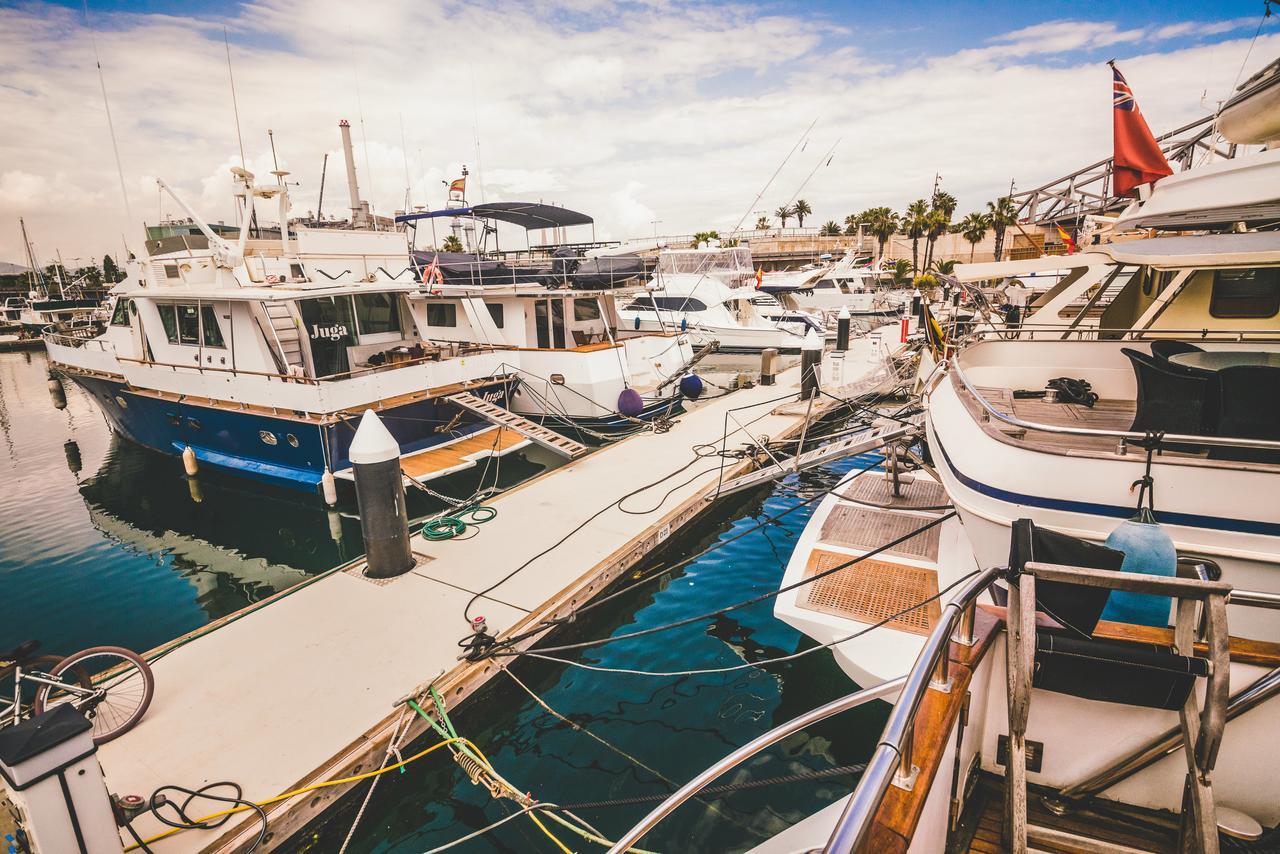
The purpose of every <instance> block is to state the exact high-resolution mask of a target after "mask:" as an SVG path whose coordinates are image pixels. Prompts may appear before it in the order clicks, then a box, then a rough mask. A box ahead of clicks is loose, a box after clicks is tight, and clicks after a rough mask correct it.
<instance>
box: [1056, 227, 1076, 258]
mask: <svg viewBox="0 0 1280 854" xmlns="http://www.w3.org/2000/svg"><path fill="white" fill-rule="evenodd" d="M1058 236H1059V237H1061V238H1062V242H1063V243H1065V244H1066V245H1067V254H1068V255H1074V254H1075V253H1076V241H1075V239H1074V238H1072V236H1071V235H1070V234H1067V230H1066V229H1065V228H1063V227H1062V226H1060V225H1059V226H1058Z"/></svg>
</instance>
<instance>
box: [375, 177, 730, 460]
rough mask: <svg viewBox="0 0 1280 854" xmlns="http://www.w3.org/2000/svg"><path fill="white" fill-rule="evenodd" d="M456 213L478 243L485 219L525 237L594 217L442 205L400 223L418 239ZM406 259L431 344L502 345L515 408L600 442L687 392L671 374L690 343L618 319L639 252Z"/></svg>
mask: <svg viewBox="0 0 1280 854" xmlns="http://www.w3.org/2000/svg"><path fill="white" fill-rule="evenodd" d="M464 216H465V217H467V218H471V219H475V220H478V221H482V222H484V223H485V227H484V228H483V230H482V233H483V234H484V235H486V237H487V236H488V235H491V234H496V233H497V229H496V227H493V226H490V225H488V222H489V221H491V220H492V221H495V222H503V223H509V224H514V225H517V226H520V227H522V228H524V229H525V230H526V233H528V232H531V231H533V230H535V229H563V228H567V227H570V226H573V225H585V224H589V223H591V222H592V219H591V217H589V216H588V215H586V214H583V213H579V212H576V211H571V210H568V209H566V208H561V207H557V206H553V205H545V204H541V203H533V202H492V203H488V204H481V205H473V206H470V207H466V208H461V209H459V208H446V209H444V210H440V211H427V212H421V213H415V214H407V215H404V216H401V217H399V218H398V220H399V221H401V222H405V223H408V224H409V225H410V227H412V228H413V229H414V234H415V237H416V236H417V234H418V232H419V231H420V230H421V229H422V227H423V222H424V221H433V220H435V219H437V218H449V219H451V220H453V221H454V222H457V221H458V219H459V218H460V217H464ZM459 230H460V231H462V232H463V233H466V232H465V229H459ZM480 248H481V249H483V246H482V247H480ZM413 259H414V263H415V265H416V266H417V268H418V272H419V275H420V277H421V279H422V281H423V289H422V292H421V293H419V294H415V295H414V297H413V299H414V300H415V301H420V302H421V303H422V305H424V306H425V307H426V311H427V319H428V322H429V324H430V330H429V331H430V334H431V336H432V338H433V339H434V340H439V341H442V342H451V343H455V344H463V343H468V344H479V345H485V346H490V347H495V348H498V349H501V350H502V351H503V353H504V354H505V357H504V362H503V364H502V370H503V371H509V372H511V373H512V374H513V375H515V376H517V377H518V378H519V380H520V384H519V387H518V388H517V389H516V390H515V392H514V394H513V396H512V399H511V408H512V410H513V411H514V412H517V413H519V414H520V415H522V416H524V417H527V418H530V419H532V420H534V421H536V422H538V423H542V424H546V425H548V426H550V427H553V428H554V429H559V430H562V431H566V432H570V433H573V434H577V435H581V436H586V437H600V436H601V435H602V434H603V435H610V434H617V433H622V432H628V431H632V430H635V429H636V428H637V426H642V425H643V424H644V423H645V422H648V421H652V420H654V419H657V418H663V417H668V416H671V415H673V414H675V413H678V412H679V411H680V408H681V401H682V399H683V397H684V393H683V392H682V390H681V386H680V385H679V384H678V383H677V379H678V378H679V376H680V375H681V374H682V373H683V372H684V370H685V368H686V366H687V365H688V364H689V362H690V361H691V360H692V359H693V355H694V354H693V350H692V347H691V344H690V341H691V338H692V336H691V335H690V334H688V333H686V332H682V331H681V330H679V329H677V328H675V327H674V326H672V325H667V326H666V327H665V328H660V329H650V328H635V327H634V324H628V323H625V322H623V321H622V319H621V318H620V317H619V314H618V310H617V305H616V303H615V299H626V298H634V297H636V295H638V294H640V293H643V288H642V287H641V285H642V282H643V277H644V275H645V265H644V263H643V261H642V260H641V259H640V258H639V257H638V256H636V255H632V254H630V253H627V252H625V251H622V250H618V249H616V248H612V247H600V246H596V247H595V248H594V249H593V250H590V255H588V256H583V255H580V254H579V249H576V248H571V247H565V246H557V247H539V248H538V250H537V251H534V250H528V251H525V252H512V253H499V252H496V251H494V252H491V253H484V252H483V251H477V252H474V253H465V252H438V251H435V250H429V251H415V252H413ZM453 305H456V306H457V307H458V310H457V311H455V310H454V308H452V306H453ZM704 343H705V342H704ZM684 387H685V388H687V389H688V388H691V386H689V385H688V384H686V385H685V386H684Z"/></svg>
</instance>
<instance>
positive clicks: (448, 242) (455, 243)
mask: <svg viewBox="0 0 1280 854" xmlns="http://www.w3.org/2000/svg"><path fill="white" fill-rule="evenodd" d="M440 251H441V252H461V251H462V241H461V240H459V239H458V235H456V234H450V235H449V236H448V237H446V238H445V239H444V242H442V243H441V244H440Z"/></svg>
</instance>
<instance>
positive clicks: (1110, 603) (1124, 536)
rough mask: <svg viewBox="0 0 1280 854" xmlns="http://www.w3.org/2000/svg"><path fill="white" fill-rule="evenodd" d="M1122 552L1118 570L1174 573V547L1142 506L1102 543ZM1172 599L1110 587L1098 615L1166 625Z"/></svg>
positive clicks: (1176, 568) (1106, 618) (1175, 573)
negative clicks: (1103, 606) (1105, 601)
mask: <svg viewBox="0 0 1280 854" xmlns="http://www.w3.org/2000/svg"><path fill="white" fill-rule="evenodd" d="M1104 545H1106V546H1108V547H1109V548H1113V549H1117V550H1119V551H1122V552H1124V563H1123V564H1121V565H1120V571H1121V572H1141V573H1145V574H1147V575H1163V576H1166V577H1171V576H1174V575H1177V574H1178V551H1177V549H1175V548H1174V546H1173V540H1172V539H1170V537H1169V535H1168V533H1166V532H1165V530H1164V527H1163V526H1162V525H1160V523H1159V522H1157V521H1156V520H1155V517H1154V516H1152V515H1151V512H1150V511H1148V510H1146V509H1143V510H1140V511H1139V512H1138V515H1136V516H1134V517H1133V518H1132V519H1129V520H1127V521H1125V522H1122V523H1121V524H1120V526H1119V527H1117V528H1116V529H1115V530H1114V531H1112V532H1111V535H1110V536H1109V537H1107V541H1106V543H1105V544H1104ZM1171 605H1172V601H1171V600H1170V598H1169V597H1168V596H1153V595H1151V594H1150V593H1126V592H1124V591H1120V590H1112V591H1111V596H1110V597H1108V599H1107V607H1106V608H1105V609H1103V611H1102V619H1104V620H1111V621H1113V622H1117V623H1136V624H1138V625H1142V626H1160V627H1164V626H1168V625H1169V609H1170V607H1171Z"/></svg>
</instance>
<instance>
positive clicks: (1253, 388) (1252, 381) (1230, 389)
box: [1209, 365, 1280, 463]
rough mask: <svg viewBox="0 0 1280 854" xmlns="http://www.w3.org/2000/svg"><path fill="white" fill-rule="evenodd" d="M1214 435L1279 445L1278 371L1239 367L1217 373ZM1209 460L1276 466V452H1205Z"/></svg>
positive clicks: (1279, 453) (1218, 449)
mask: <svg viewBox="0 0 1280 854" xmlns="http://www.w3.org/2000/svg"><path fill="white" fill-rule="evenodd" d="M1217 376H1218V384H1219V393H1220V401H1219V403H1218V413H1219V414H1218V435H1219V436H1233V437H1237V438H1240V439H1272V440H1275V441H1280V368H1274V367H1270V366H1268V365H1241V366H1239V367H1235V368H1223V369H1222V370H1220V371H1218V372H1217ZM1209 457H1210V459H1215V460H1237V461H1241V462H1260V463H1280V451H1275V450H1270V449H1267V448H1223V447H1215V448H1211V449H1210V450H1209Z"/></svg>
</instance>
